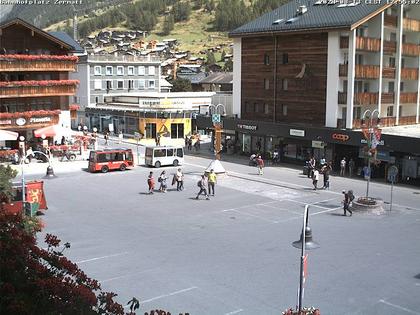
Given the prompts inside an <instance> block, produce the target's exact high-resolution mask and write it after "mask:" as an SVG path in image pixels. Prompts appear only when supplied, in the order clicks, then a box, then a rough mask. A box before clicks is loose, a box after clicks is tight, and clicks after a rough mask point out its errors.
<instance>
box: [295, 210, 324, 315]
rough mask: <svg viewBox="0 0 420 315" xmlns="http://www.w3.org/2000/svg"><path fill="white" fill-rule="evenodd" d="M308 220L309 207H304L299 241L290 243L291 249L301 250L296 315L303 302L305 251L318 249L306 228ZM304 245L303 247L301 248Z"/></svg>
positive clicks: (308, 228)
mask: <svg viewBox="0 0 420 315" xmlns="http://www.w3.org/2000/svg"><path fill="white" fill-rule="evenodd" d="M308 219H309V205H306V206H305V211H304V213H303V224H302V233H301V234H300V240H298V241H295V242H293V243H292V246H293V247H296V248H299V249H301V256H300V275H299V301H298V314H300V313H301V311H302V307H303V306H302V302H303V291H304V288H303V284H304V280H305V260H306V256H305V250H311V249H316V248H319V244H318V243H316V242H314V241H313V240H312V230H311V229H310V227H309V226H308ZM303 244H305V246H303Z"/></svg>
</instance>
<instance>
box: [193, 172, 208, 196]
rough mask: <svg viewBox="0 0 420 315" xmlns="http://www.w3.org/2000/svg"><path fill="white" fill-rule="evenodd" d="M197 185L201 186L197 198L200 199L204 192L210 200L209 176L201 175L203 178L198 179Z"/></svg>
mask: <svg viewBox="0 0 420 315" xmlns="http://www.w3.org/2000/svg"><path fill="white" fill-rule="evenodd" d="M197 186H198V187H200V191H199V192H198V194H197V197H195V199H198V197H199V196H200V195H201V194H204V195H205V196H206V199H207V200H209V199H210V198H209V195H208V194H207V186H208V181H207V177H206V176H204V175H201V179H200V180H199V181H198V183H197Z"/></svg>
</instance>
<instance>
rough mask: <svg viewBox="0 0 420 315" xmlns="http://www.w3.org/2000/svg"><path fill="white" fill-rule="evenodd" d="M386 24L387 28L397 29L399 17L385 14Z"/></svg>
mask: <svg viewBox="0 0 420 315" xmlns="http://www.w3.org/2000/svg"><path fill="white" fill-rule="evenodd" d="M384 24H385V26H390V27H397V17H396V16H393V15H388V14H385V17H384Z"/></svg>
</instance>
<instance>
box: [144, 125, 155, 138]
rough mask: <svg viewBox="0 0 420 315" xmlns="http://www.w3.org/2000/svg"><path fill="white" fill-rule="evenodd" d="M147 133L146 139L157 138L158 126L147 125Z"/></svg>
mask: <svg viewBox="0 0 420 315" xmlns="http://www.w3.org/2000/svg"><path fill="white" fill-rule="evenodd" d="M145 131H146V138H148V139H154V138H156V124H154V123H147V124H146V130H145Z"/></svg>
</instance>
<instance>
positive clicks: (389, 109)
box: [386, 106, 394, 117]
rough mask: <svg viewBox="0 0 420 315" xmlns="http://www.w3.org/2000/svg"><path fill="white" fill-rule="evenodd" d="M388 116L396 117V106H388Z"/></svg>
mask: <svg viewBox="0 0 420 315" xmlns="http://www.w3.org/2000/svg"><path fill="white" fill-rule="evenodd" d="M386 115H387V116H388V117H392V116H394V106H388V107H387V108H386Z"/></svg>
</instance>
